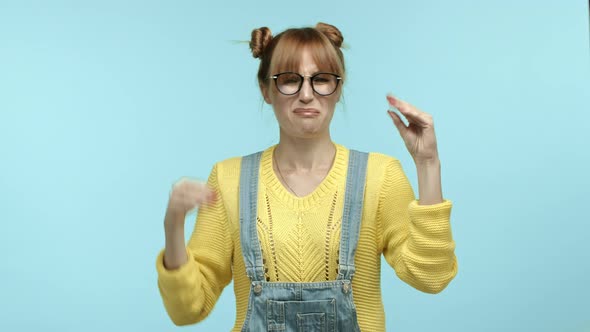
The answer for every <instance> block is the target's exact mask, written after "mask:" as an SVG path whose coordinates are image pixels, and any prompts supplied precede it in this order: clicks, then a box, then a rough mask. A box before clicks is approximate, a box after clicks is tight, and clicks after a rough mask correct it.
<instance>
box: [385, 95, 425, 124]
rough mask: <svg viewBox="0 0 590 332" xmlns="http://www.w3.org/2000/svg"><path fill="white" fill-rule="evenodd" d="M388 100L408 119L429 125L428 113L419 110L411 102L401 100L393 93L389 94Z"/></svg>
mask: <svg viewBox="0 0 590 332" xmlns="http://www.w3.org/2000/svg"><path fill="white" fill-rule="evenodd" d="M387 101H388V102H389V104H390V105H391V106H393V107H395V108H397V109H398V110H399V112H400V113H401V114H403V115H404V117H406V119H408V121H409V122H412V123H415V124H419V125H421V126H425V125H428V117H427V116H426V113H424V112H422V111H420V110H418V109H417V108H416V107H414V106H413V105H411V104H410V103H407V102H405V101H403V100H400V99H398V98H396V97H395V96H393V95H392V94H388V95H387Z"/></svg>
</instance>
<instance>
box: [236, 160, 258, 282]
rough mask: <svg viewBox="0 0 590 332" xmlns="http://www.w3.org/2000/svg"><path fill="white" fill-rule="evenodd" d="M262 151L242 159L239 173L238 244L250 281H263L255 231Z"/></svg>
mask: <svg viewBox="0 0 590 332" xmlns="http://www.w3.org/2000/svg"><path fill="white" fill-rule="evenodd" d="M261 157H262V151H260V152H256V153H253V154H250V155H247V156H245V157H242V165H241V172H240V199H239V206H240V242H241V245H242V255H243V256H244V264H245V265H246V274H247V275H248V277H249V278H250V280H251V281H264V265H263V262H262V251H261V250H260V242H259V240H258V232H257V229H256V214H257V212H258V210H257V203H258V170H259V168H260V158H261Z"/></svg>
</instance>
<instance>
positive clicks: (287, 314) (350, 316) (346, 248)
mask: <svg viewBox="0 0 590 332" xmlns="http://www.w3.org/2000/svg"><path fill="white" fill-rule="evenodd" d="M261 156H262V152H257V153H254V154H251V155H248V156H245V157H243V159H242V164H241V175H240V243H241V245H242V253H243V256H244V263H245V265H246V273H247V275H248V278H249V279H250V282H251V286H250V297H249V301H248V310H247V313H246V319H245V321H244V325H243V326H242V331H243V332H245V331H248V332H258V331H285V332H291V331H293V332H312V331H313V332H324V331H330V332H348V331H351V332H357V331H360V329H359V326H358V321H357V316H356V307H355V305H354V302H353V298H352V277H353V276H354V272H355V266H354V254H355V252H356V247H357V243H358V237H359V231H360V225H361V213H362V207H363V197H364V188H365V177H366V170H367V160H368V154H367V153H364V152H358V151H355V150H350V156H349V161H348V172H347V177H346V192H345V195H344V196H345V198H344V211H343V215H342V231H341V232H340V234H341V236H340V256H339V264H338V277H337V278H336V280H330V281H323V282H267V281H266V280H265V277H264V265H263V262H262V252H261V250H260V242H259V240H258V232H257V228H256V216H257V202H258V171H259V167H260V158H261Z"/></svg>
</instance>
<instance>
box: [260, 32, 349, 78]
mask: <svg viewBox="0 0 590 332" xmlns="http://www.w3.org/2000/svg"><path fill="white" fill-rule="evenodd" d="M343 40H344V38H343V37H342V33H340V30H338V28H336V27H335V26H333V25H329V24H326V23H318V24H317V25H316V26H315V27H314V28H294V29H287V30H285V31H283V32H281V33H279V34H278V35H277V36H276V37H273V36H272V34H271V32H270V29H269V28H267V27H262V28H258V29H255V30H254V31H252V39H251V41H250V49H251V50H252V55H253V56H254V57H255V58H260V67H259V68H258V83H259V84H260V85H261V86H262V85H266V84H268V78H269V77H270V76H271V75H274V74H277V73H279V72H285V71H293V72H297V71H298V70H299V63H300V61H301V51H302V50H303V49H307V50H310V51H311V56H312V59H313V60H314V62H315V63H316V65H317V66H318V69H319V70H320V71H324V72H330V73H334V74H337V75H339V76H340V77H342V78H344V76H345V75H344V74H345V69H344V56H343V54H342V51H341V50H340V47H341V46H342V42H343Z"/></svg>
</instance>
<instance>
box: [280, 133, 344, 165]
mask: <svg viewBox="0 0 590 332" xmlns="http://www.w3.org/2000/svg"><path fill="white" fill-rule="evenodd" d="M274 153H275V158H276V161H277V163H278V164H280V169H281V171H282V172H284V173H287V172H288V173H299V172H314V171H319V170H329V169H330V168H331V167H332V162H333V161H334V156H335V154H336V146H335V145H334V143H333V142H332V139H331V138H330V136H329V135H328V136H326V137H323V138H309V139H301V138H292V137H284V136H283V135H281V140H280V142H279V144H277V147H276V148H275V152H274Z"/></svg>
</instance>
